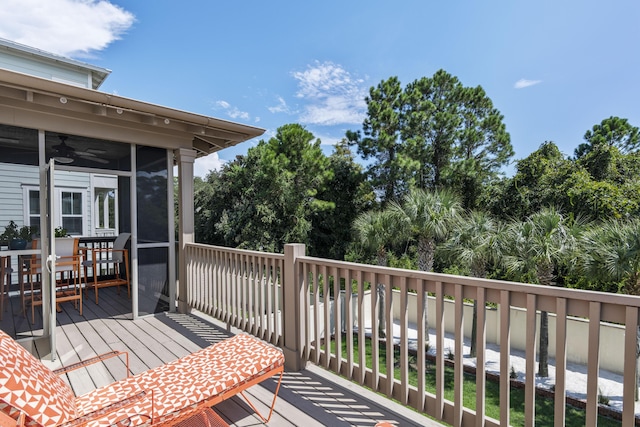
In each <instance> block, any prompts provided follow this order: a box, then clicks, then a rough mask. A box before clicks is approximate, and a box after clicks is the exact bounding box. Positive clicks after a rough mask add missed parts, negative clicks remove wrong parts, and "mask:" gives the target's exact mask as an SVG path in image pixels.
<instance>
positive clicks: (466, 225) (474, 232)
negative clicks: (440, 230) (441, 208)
mask: <svg viewBox="0 0 640 427" xmlns="http://www.w3.org/2000/svg"><path fill="white" fill-rule="evenodd" d="M504 230H505V227H504V225H503V224H502V223H501V222H499V221H496V220H494V219H493V217H492V216H491V215H489V214H488V213H485V212H482V211H472V212H471V213H470V214H469V215H467V216H465V217H463V218H462V219H461V220H460V221H459V222H458V223H457V225H456V227H455V229H454V232H453V233H452V236H451V238H450V239H449V240H447V241H446V242H445V244H444V245H443V250H444V253H445V254H447V255H448V256H449V257H450V258H451V259H452V260H453V261H454V262H456V263H457V264H459V265H461V266H464V267H466V268H468V269H469V273H470V274H471V276H472V277H481V278H485V277H486V276H487V269H488V268H489V267H490V266H491V265H493V264H495V263H496V262H499V261H500V259H501V257H502V254H503V243H504V238H503V233H504ZM477 316H478V302H477V301H476V300H474V301H473V322H472V325H473V326H472V328H471V350H470V356H471V357H475V356H476V330H477Z"/></svg>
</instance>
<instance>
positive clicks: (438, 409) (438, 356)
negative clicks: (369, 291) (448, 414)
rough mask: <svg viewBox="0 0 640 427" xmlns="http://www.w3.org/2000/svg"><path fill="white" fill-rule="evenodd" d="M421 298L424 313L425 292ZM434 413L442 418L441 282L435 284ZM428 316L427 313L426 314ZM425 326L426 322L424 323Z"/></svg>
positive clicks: (442, 289) (442, 288)
mask: <svg viewBox="0 0 640 427" xmlns="http://www.w3.org/2000/svg"><path fill="white" fill-rule="evenodd" d="M421 296H422V298H423V299H424V300H425V304H424V307H425V312H426V310H427V305H428V300H427V298H426V296H427V292H426V290H425V292H423V293H422V295H421ZM435 297H436V316H435V317H436V327H435V330H436V342H435V345H436V352H437V353H436V392H435V395H436V411H435V416H436V418H438V419H440V420H441V419H443V417H444V380H445V378H444V360H445V357H446V354H445V348H444V286H443V284H442V282H436V295H435ZM427 314H428V313H427ZM425 324H426V322H425ZM425 334H427V336H428V334H429V331H425Z"/></svg>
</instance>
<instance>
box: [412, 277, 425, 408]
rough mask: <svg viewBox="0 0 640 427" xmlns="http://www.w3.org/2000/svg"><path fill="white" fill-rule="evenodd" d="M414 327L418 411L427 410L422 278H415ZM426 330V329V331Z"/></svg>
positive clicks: (423, 289)
mask: <svg viewBox="0 0 640 427" xmlns="http://www.w3.org/2000/svg"><path fill="white" fill-rule="evenodd" d="M415 291H416V311H417V312H416V314H417V316H416V322H417V324H416V328H417V330H418V347H417V351H418V360H417V363H418V401H417V402H416V405H415V408H416V409H417V410H419V411H427V405H426V400H427V399H426V397H425V391H426V379H425V376H426V368H427V360H426V359H427V357H426V353H427V338H428V337H427V336H426V332H425V330H424V324H425V321H426V319H427V315H426V307H425V302H426V299H425V298H423V297H422V296H423V295H425V294H426V292H427V290H426V289H425V281H424V280H422V279H417V280H416V288H415ZM427 332H428V331H427Z"/></svg>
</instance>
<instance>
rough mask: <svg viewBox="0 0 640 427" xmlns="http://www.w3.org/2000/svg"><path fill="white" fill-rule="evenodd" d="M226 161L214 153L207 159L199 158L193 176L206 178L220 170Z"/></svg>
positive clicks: (194, 166)
mask: <svg viewBox="0 0 640 427" xmlns="http://www.w3.org/2000/svg"><path fill="white" fill-rule="evenodd" d="M225 163H226V161H224V160H222V159H221V158H220V157H219V156H218V153H212V154H209V155H208V156H205V157H199V158H197V159H196V161H195V164H194V165H193V174H194V175H195V176H199V177H200V178H204V177H205V176H206V175H207V174H208V173H209V172H210V171H212V170H216V171H217V170H220V169H222V166H224V164H225Z"/></svg>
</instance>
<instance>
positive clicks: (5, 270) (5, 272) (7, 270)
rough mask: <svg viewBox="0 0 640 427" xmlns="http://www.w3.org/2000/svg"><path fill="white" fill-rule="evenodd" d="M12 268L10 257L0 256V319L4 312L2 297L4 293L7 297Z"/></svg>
mask: <svg viewBox="0 0 640 427" xmlns="http://www.w3.org/2000/svg"><path fill="white" fill-rule="evenodd" d="M12 273H13V269H12V268H11V257H10V256H0V320H2V315H3V313H4V298H5V295H6V296H7V299H9V283H11V274H12Z"/></svg>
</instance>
